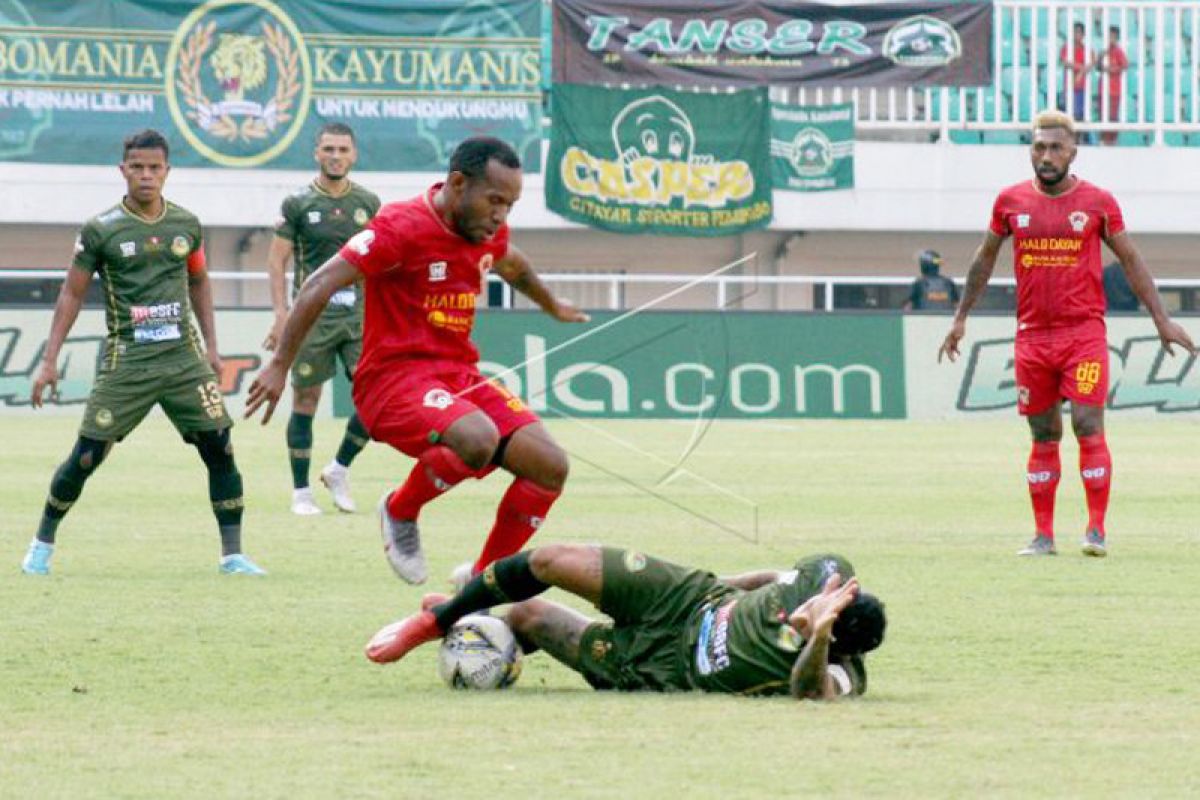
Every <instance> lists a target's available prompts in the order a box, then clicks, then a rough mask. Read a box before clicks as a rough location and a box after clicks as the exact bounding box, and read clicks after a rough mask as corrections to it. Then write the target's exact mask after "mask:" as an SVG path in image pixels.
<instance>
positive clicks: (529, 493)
mask: <svg viewBox="0 0 1200 800" xmlns="http://www.w3.org/2000/svg"><path fill="white" fill-rule="evenodd" d="M560 494H561V492H552V491H550V490H549V489H543V488H542V487H540V486H538V485H537V484H536V483H534V482H533V481H531V480H528V479H526V478H517V479H516V480H514V481H513V482H512V485H511V486H509V487H508V491H507V492H505V493H504V497H503V498H502V499H501V500H500V507H499V508H498V509H496V524H495V525H493V526H492V532H491V533H489V534H488V538H487V541H486V542H484V544H483V552H481V553H480V554H479V558H478V559H477V560H476V561H475V566H474V567H473V570H472V571H473V572H474V573H475V574H476V575H478V574H479V573H480V572H482V571H483V570H484V568H485V567H487V565H488V564H491V563H492V562H493V561H496V560H498V559H501V558H504V557H505V556H511V555H512V554H513V553H515V552H517V551H518V550H520V549H521V548H522V547H524V545H525V543H526V542H528V541H529V538H530V537H531V536H533V534H534V533H536V532H537V529H538V527H539V526H540V525H541V524H542V521H543V520H544V519H545V518H546V514H547V513H548V512H549V511H550V506H552V505H554V501H555V500H557V499H558V496H559V495H560Z"/></svg>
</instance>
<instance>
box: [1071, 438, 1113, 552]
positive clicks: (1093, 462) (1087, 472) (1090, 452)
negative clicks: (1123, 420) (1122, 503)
mask: <svg viewBox="0 0 1200 800" xmlns="http://www.w3.org/2000/svg"><path fill="white" fill-rule="evenodd" d="M1079 475H1080V477H1082V478H1083V491H1084V493H1085V494H1087V507H1088V530H1089V531H1090V530H1097V531H1100V535H1101V536H1103V535H1104V515H1105V513H1106V512H1107V511H1108V490H1109V489H1110V488H1111V487H1112V454H1111V453H1109V452H1108V442H1107V441H1105V439H1104V434H1103V433H1097V434H1096V435H1094V436H1080V437H1079Z"/></svg>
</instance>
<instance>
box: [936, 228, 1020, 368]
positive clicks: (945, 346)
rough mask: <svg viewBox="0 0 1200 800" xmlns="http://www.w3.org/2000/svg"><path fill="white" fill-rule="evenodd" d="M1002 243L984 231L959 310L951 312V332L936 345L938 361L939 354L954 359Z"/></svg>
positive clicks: (959, 303) (972, 261)
mask: <svg viewBox="0 0 1200 800" xmlns="http://www.w3.org/2000/svg"><path fill="white" fill-rule="evenodd" d="M1003 243H1004V240H1003V239H1001V238H1000V237H999V236H997V235H996V234H994V233H992V231H990V230H989V231H988V232H987V233H985V234H984V235H983V242H981V243H980V245H979V247H978V248H976V249H975V257H974V258H972V259H971V267H970V269H968V270H967V286H966V288H965V289H964V290H963V295H962V299H961V300H959V301H958V310H957V311H955V312H954V322H952V323H951V324H950V332H949V333H947V334H946V338H945V339H944V340H943V341H942V346H941V347H939V348H938V363H939V364H940V363H941V361H942V356H945V357H946V358H949V359H950V360H951V361H954V360H955V359H957V358H958V343H959V342H960V341H962V338H963V336H965V335H966V333H967V315H968V314H970V313H971V309H972V308H974V307H975V304H976V303H978V302H979V298H980V297H983V290H984V289H986V288H987V285H988V281H990V280H991V279H992V271H993V270H995V269H996V256H998V255H999V254H1000V245H1001V244H1003Z"/></svg>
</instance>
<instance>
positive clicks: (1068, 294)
mask: <svg viewBox="0 0 1200 800" xmlns="http://www.w3.org/2000/svg"><path fill="white" fill-rule="evenodd" d="M990 228H991V231H992V233H994V234H996V235H997V236H1000V237H1005V236H1009V235H1011V236H1012V237H1013V272H1014V273H1015V274H1016V277H1017V330H1018V331H1019V332H1020V331H1035V330H1045V329H1051V328H1062V327H1068V326H1074V325H1079V324H1081V323H1084V322H1087V321H1089V320H1099V321H1100V322H1101V323H1103V320H1104V284H1103V281H1102V277H1101V276H1102V265H1101V263H1100V261H1101V259H1100V242H1101V240H1102V239H1103V238H1105V237H1112V236H1116V235H1117V234H1119V233H1121V232H1122V231H1124V230H1125V221H1124V219H1122V218H1121V209H1120V207H1119V206H1118V205H1117V201H1116V200H1115V199H1114V198H1113V196H1112V195H1111V194H1109V193H1108V192H1107V191H1105V190H1104V189H1101V188H1100V187H1098V186H1095V185H1094V184H1091V183H1088V182H1087V181H1084V180H1080V181H1078V182H1077V183H1076V184H1075V187H1074V188H1073V189H1071V190H1069V191H1067V192H1065V193H1064V194H1061V195H1058V196H1057V197H1051V196H1050V195H1048V194H1045V193H1044V192H1042V191H1041V190H1040V189H1038V188H1037V186H1036V185H1035V184H1034V182H1033V181H1025V182H1023V183H1018V184H1016V185H1014V186H1009V187H1008V188H1007V189H1004V190H1003V191H1002V192H1000V195H999V196H998V197H997V198H996V202H995V204H994V205H993V206H992V222H991V225H990Z"/></svg>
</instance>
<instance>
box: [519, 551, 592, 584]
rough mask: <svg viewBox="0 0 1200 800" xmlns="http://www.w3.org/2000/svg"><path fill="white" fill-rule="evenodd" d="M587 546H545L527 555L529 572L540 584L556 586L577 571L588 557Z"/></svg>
mask: <svg viewBox="0 0 1200 800" xmlns="http://www.w3.org/2000/svg"><path fill="white" fill-rule="evenodd" d="M589 549H590V548H588V546H587V545H580V544H547V545H542V546H541V547H535V548H534V549H533V550H532V551H530V553H529V570H530V571H531V572H532V573H533V577H535V578H537V579H538V580H539V581H541V582H542V583H548V584H551V585H558V583H559V582H560V581H562V579H563V577H564V576H565V575H567V574H569V573H571V572H572V571H573V570H575V569H577V568H578V567H579V566H581V564H582V563H583V561H582V559H585V558H587V557H588V550H589Z"/></svg>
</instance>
